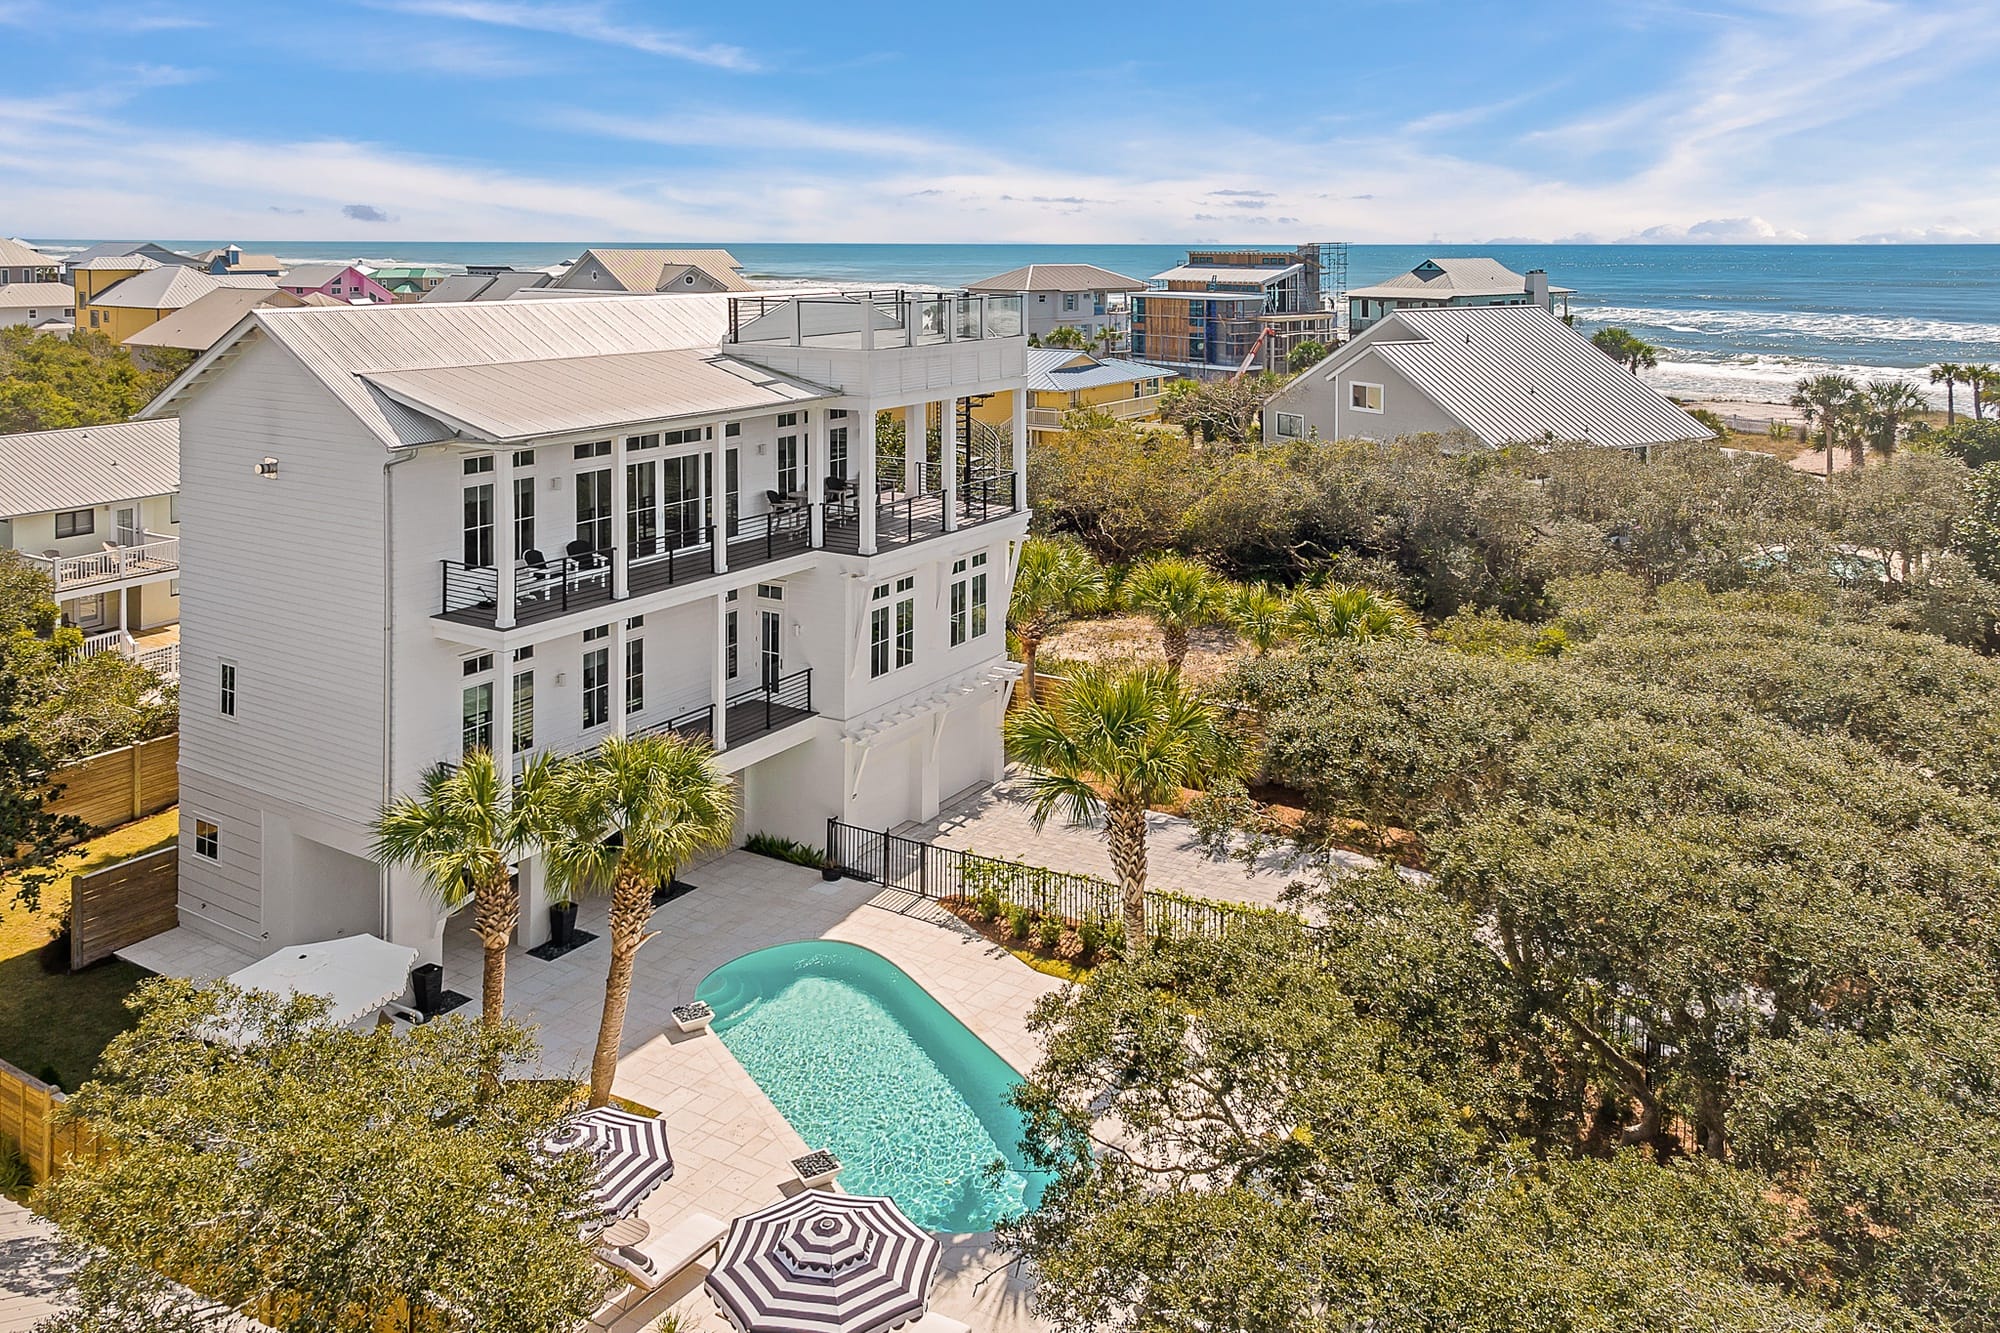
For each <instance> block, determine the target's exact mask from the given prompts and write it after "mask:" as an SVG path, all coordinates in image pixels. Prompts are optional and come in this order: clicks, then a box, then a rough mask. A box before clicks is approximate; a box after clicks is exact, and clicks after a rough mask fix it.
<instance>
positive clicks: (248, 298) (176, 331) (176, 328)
mask: <svg viewBox="0 0 2000 1333" xmlns="http://www.w3.org/2000/svg"><path fill="white" fill-rule="evenodd" d="M326 299H328V300H331V299H332V298H330V297H329V298H326ZM305 304H307V299H306V298H304V297H298V296H293V295H292V294H291V293H290V292H286V291H278V290H272V291H265V290H263V289H262V288H259V287H218V288H217V289H216V290H214V291H212V292H209V293H208V294H207V295H206V296H198V297H196V298H195V299H194V300H193V301H192V302H190V303H189V304H187V305H184V306H182V307H181V308H180V309H179V310H176V311H174V313H173V314H171V315H168V316H167V317H166V318H164V319H162V320H160V321H159V322H158V323H156V324H149V325H147V326H146V327H145V328H143V329H140V330H139V331H138V332H137V333H135V334H132V335H131V336H130V337H128V338H126V339H125V345H126V346H127V347H174V348H179V349H180V350H182V351H187V352H206V351H207V350H208V349H209V348H211V347H213V346H215V344H216V343H217V342H218V341H219V340H220V339H221V337H222V335H223V334H225V333H227V332H229V331H230V330H231V329H233V328H235V327H236V326H237V325H238V324H239V323H241V322H242V320H243V317H244V316H245V315H247V314H249V313H250V312H251V311H252V310H255V309H256V308H257V307H258V306H265V305H267V306H273V307H276V308H278V309H281V310H282V309H288V308H290V309H295V308H297V307H299V306H302V305H305ZM337 304H342V305H344V304H346V303H345V302H338V303H337Z"/></svg>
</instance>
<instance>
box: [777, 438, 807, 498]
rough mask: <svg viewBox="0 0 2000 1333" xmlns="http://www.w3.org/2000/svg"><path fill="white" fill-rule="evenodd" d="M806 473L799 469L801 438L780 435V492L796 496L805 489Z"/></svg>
mask: <svg viewBox="0 0 2000 1333" xmlns="http://www.w3.org/2000/svg"><path fill="white" fill-rule="evenodd" d="M804 475H805V474H804V473H803V472H801V471H800V468H799V437H798V436H796V435H780V436H779V437H778V490H779V492H780V493H782V494H785V495H796V494H798V493H799V492H800V491H802V490H804V489H805V484H804Z"/></svg>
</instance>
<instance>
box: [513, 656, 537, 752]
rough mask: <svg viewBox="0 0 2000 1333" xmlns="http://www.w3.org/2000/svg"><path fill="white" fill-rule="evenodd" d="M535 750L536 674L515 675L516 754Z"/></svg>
mask: <svg viewBox="0 0 2000 1333" xmlns="http://www.w3.org/2000/svg"><path fill="white" fill-rule="evenodd" d="M534 748H535V673H534V672H533V671H517V672H515V673H514V753H515V754H525V753H526V752H527V751H529V750H532V749H534Z"/></svg>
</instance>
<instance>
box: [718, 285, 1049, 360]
mask: <svg viewBox="0 0 2000 1333" xmlns="http://www.w3.org/2000/svg"><path fill="white" fill-rule="evenodd" d="M1022 331H1023V325H1022V320H1021V298H1020V297H1019V296H991V295H984V294H979V293H973V292H957V291H923V290H911V289H908V288H900V287H899V288H894V289H889V290H881V291H854V292H837V293H836V292H828V293H824V294H819V295H811V296H732V297H731V298H729V334H728V341H729V342H731V343H734V344H739V345H757V344H764V345H772V346H792V347H848V348H860V349H865V350H873V351H881V350H885V349H890V348H899V347H931V346H936V345H938V344H941V343H951V342H975V341H979V340H982V339H986V338H1018V337H1020V336H1021V334H1022Z"/></svg>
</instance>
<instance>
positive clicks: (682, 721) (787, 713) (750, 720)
mask: <svg viewBox="0 0 2000 1333" xmlns="http://www.w3.org/2000/svg"><path fill="white" fill-rule="evenodd" d="M724 707H725V708H726V709H727V713H726V716H725V718H724V722H723V735H722V742H723V743H722V748H723V749H725V750H726V749H730V748H732V747H734V746H738V745H742V744H744V743H745V742H746V741H753V740H756V739H757V738H758V737H759V736H768V735H770V734H771V733H772V732H774V731H782V730H783V729H784V728H786V727H788V726H790V725H792V723H794V722H803V721H804V720H805V719H806V718H809V717H811V716H813V694H812V668H811V667H806V668H805V669H804V670H801V671H794V672H792V673H791V674H790V675H788V676H780V677H778V678H777V679H775V680H773V681H771V682H770V683H769V684H768V685H757V686H755V687H753V688H751V689H748V690H742V691H739V692H738V693H736V694H732V695H730V696H729V699H728V701H727V703H726V704H725V705H724ZM642 730H644V731H648V732H660V731H671V732H675V733H677V734H679V735H682V736H687V737H691V738H694V737H698V738H700V739H702V740H705V741H707V742H709V743H710V744H711V745H712V744H714V743H715V705H713V704H707V705H704V706H703V707H700V708H693V709H689V710H688V711H687V712H685V713H680V714H677V715H676V716H674V717H670V718H668V719H667V720H666V721H664V722H656V723H654V724H653V725H651V726H649V727H645V728H643V729H642Z"/></svg>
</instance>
